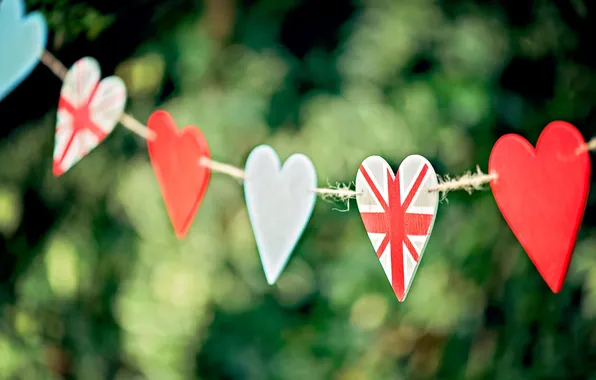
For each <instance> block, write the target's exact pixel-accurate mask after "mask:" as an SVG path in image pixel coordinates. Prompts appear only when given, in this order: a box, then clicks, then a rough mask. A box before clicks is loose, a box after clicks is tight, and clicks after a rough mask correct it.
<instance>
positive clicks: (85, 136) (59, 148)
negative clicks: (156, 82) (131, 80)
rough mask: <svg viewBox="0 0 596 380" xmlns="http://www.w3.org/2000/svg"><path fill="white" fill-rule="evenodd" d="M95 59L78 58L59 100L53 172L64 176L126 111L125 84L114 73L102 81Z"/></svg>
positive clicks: (107, 133)
mask: <svg viewBox="0 0 596 380" xmlns="http://www.w3.org/2000/svg"><path fill="white" fill-rule="evenodd" d="M100 75H101V72H100V67H99V63H97V61H96V60H95V59H94V58H91V57H84V58H81V59H79V60H78V61H77V62H75V64H74V65H73V66H72V67H71V68H70V70H69V71H68V73H67V74H66V78H64V84H63V85H62V90H61V92H60V101H59V103H58V117H57V120H56V141H55V143H54V165H53V172H54V175H55V176H56V177H59V176H61V175H62V174H64V173H65V172H66V171H67V170H69V169H70V168H71V167H72V166H73V165H74V164H76V163H77V162H79V161H80V160H81V159H82V158H83V157H84V156H85V155H86V154H87V153H89V152H90V151H91V150H93V149H94V148H95V147H96V146H97V145H99V143H101V142H102V141H103V140H104V139H105V138H106V137H107V136H108V135H109V134H110V132H112V130H113V129H114V127H115V126H116V123H118V120H119V119H120V116H122V112H124V106H125V104H126V87H125V85H124V82H123V81H122V79H120V78H118V77H115V76H111V77H108V78H105V79H104V80H102V81H101V82H100V81H99V80H100V77H101V76H100Z"/></svg>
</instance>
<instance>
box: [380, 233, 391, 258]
mask: <svg viewBox="0 0 596 380" xmlns="http://www.w3.org/2000/svg"><path fill="white" fill-rule="evenodd" d="M389 239H390V238H389V234H386V235H385V237H383V240H382V241H381V244H380V245H379V248H378V249H377V257H378V258H379V259H380V258H381V256H383V252H385V249H386V248H387V244H389Z"/></svg>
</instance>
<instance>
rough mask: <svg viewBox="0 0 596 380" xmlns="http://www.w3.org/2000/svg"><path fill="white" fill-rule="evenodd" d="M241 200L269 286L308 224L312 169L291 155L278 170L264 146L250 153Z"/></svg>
mask: <svg viewBox="0 0 596 380" xmlns="http://www.w3.org/2000/svg"><path fill="white" fill-rule="evenodd" d="M244 172H245V176H246V179H245V180H244V196H245V199H246V208H247V209H248V216H249V218H250V223H251V225H252V228H253V231H254V235H255V240H256V243H257V248H258V250H259V255H260V257H261V263H262V264H263V270H264V271H265V277H266V278H267V282H268V283H269V285H272V284H274V283H275V282H276V281H277V279H278V277H279V275H280V274H281V272H282V271H283V269H284V268H285V266H286V264H287V262H288V260H289V259H290V256H291V254H292V251H293V249H294V247H295V246H296V244H297V243H298V239H299V238H300V236H301V235H302V232H303V231H304V228H305V227H306V224H307V223H308V221H309V219H310V217H311V215H312V212H313V209H314V206H315V200H316V194H315V193H314V192H313V191H311V189H314V188H316V187H317V174H316V171H315V167H314V165H313V164H312V162H311V161H310V159H309V158H308V157H306V156H305V155H303V154H293V155H292V156H290V157H289V158H288V159H287V160H286V162H285V163H284V164H283V167H281V162H280V160H279V156H278V155H277V153H276V152H275V150H273V148H271V147H270V146H267V145H261V146H258V147H256V148H255V149H253V151H252V152H251V153H250V155H249V156H248V159H247V160H246V165H245V168H244Z"/></svg>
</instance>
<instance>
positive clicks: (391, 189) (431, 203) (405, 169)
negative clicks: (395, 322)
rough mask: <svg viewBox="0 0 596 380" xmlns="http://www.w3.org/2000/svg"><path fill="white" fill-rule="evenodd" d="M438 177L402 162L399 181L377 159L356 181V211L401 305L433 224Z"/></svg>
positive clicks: (418, 164) (421, 161)
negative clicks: (432, 189)
mask: <svg viewBox="0 0 596 380" xmlns="http://www.w3.org/2000/svg"><path fill="white" fill-rule="evenodd" d="M436 185H437V175H436V174H435V171H434V169H433V167H432V165H431V164H430V163H429V162H428V160H426V158H424V157H422V156H418V155H412V156H408V157H406V159H405V160H403V162H402V163H401V165H400V167H399V169H398V171H397V175H395V176H394V175H393V171H392V170H391V167H390V166H389V164H387V162H386V161H385V160H384V159H383V158H381V157H379V156H371V157H368V158H367V159H366V160H364V162H363V163H362V165H360V168H359V170H358V174H357V175H356V191H357V192H361V193H362V195H361V196H359V197H357V200H356V202H357V204H358V209H359V210H360V216H361V217H362V221H363V222H364V227H365V228H366V232H368V237H369V238H370V240H371V242H372V244H373V247H374V249H375V251H376V252H377V257H378V258H379V261H380V262H381V266H382V267H383V269H384V270H385V274H386V275H387V279H388V280H389V282H390V283H391V286H392V288H393V291H394V292H395V295H396V296H397V299H398V300H399V301H400V302H403V301H404V300H405V299H406V296H407V295H408V290H409V289H410V286H411V285H412V281H413V280H414V275H415V274H416V270H417V269H418V266H419V265H420V261H421V259H422V255H423V254H424V249H425V248H426V244H427V243H428V240H429V238H430V234H431V232H432V228H433V225H434V222H435V216H436V213H437V207H438V204H439V196H438V194H437V193H436V192H429V191H428V189H430V188H432V187H434V186H436Z"/></svg>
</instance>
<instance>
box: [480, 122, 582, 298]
mask: <svg viewBox="0 0 596 380" xmlns="http://www.w3.org/2000/svg"><path fill="white" fill-rule="evenodd" d="M584 144H585V141H584V138H583V137H582V134H581V133H580V132H579V131H578V130H577V128H575V127H574V126H573V125H571V124H569V123H567V122H564V121H555V122H552V123H550V124H549V125H547V126H546V128H544V130H543V131H542V133H541V135H540V137H539V138H538V143H537V144H536V149H534V147H533V146H532V145H531V144H530V143H529V142H528V141H527V140H526V139H524V138H523V137H521V136H519V135H516V134H509V135H505V136H503V137H501V138H500V139H499V140H498V141H497V142H496V143H495V145H494V147H493V150H492V152H491V154H490V159H489V170H490V172H492V173H496V174H497V175H498V179H496V180H494V181H492V182H491V188H492V190H493V194H494V196H495V200H496V202H497V205H498V206H499V209H500V210H501V213H502V214H503V216H504V218H505V220H506V221H507V223H508V224H509V227H511V230H512V231H513V233H514V235H515V236H516V237H517V239H518V240H519V242H520V244H521V245H522V247H523V248H524V249H525V251H526V253H527V254H528V256H529V257H530V259H531V260H532V262H533V263H534V265H535V266H536V269H538V272H539V273H540V275H541V276H542V278H544V281H546V283H547V284H548V286H549V287H550V289H551V290H552V291H553V292H554V293H558V292H559V291H560V290H561V287H562V286H563V281H564V280H565V276H566V274H567V268H568V266H569V262H570V260H571V254H572V252H573V248H574V246H575V240H576V237H577V232H578V230H579V227H580V225H581V221H582V218H583V214H584V210H585V208H586V202H587V199H588V191H589V187H590V157H589V155H588V152H586V151H581V150H578V148H580V147H581V146H582V145H584Z"/></svg>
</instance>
